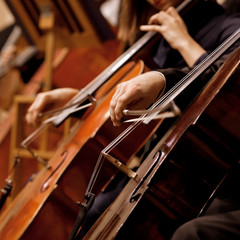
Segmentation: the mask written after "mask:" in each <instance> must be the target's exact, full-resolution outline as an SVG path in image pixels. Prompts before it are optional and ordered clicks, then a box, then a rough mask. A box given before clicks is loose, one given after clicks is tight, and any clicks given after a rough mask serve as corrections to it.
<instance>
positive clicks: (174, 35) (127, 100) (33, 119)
mask: <svg viewBox="0 0 240 240" xmlns="http://www.w3.org/2000/svg"><path fill="white" fill-rule="evenodd" d="M149 2H150V3H151V4H153V5H154V4H155V1H153V0H151V1H150V0H149ZM140 29H141V30H142V31H157V32H159V33H160V34H161V35H162V36H163V37H164V38H165V39H166V41H167V42H168V43H169V45H170V46H171V47H172V48H173V49H175V50H177V51H179V53H180V54H181V55H182V57H183V58H184V60H185V61H186V63H187V64H188V66H189V67H192V66H193V65H194V63H195V61H196V60H197V59H198V58H199V57H200V56H201V55H202V54H204V53H205V50H204V49H203V48H202V47H201V46H200V45H199V44H198V43H197V42H195V41H194V39H192V37H191V36H190V35H189V33H188V30H187V27H186V25H185V23H184V21H183V20H182V18H181V17H180V15H179V14H178V13H177V11H176V10H175V9H174V8H173V7H170V8H168V9H167V10H166V11H160V12H159V13H157V14H155V15H153V16H152V17H151V18H150V19H149V22H148V25H144V26H141V27H140ZM164 86H165V78H164V77H163V76H162V75H161V74H159V73H158V72H154V71H153V72H148V73H144V74H142V75H139V76H137V77H135V78H133V79H131V80H129V81H127V82H124V83H121V84H119V85H117V87H116V92H115V94H114V96H113V98H112V100H111V102H110V118H111V120H112V123H113V125H114V126H120V125H121V124H122V121H121V119H122V118H123V113H122V112H123V110H124V109H126V108H128V109H145V108H146V107H148V106H149V105H150V104H151V103H153V102H154V101H156V98H157V97H158V96H159V93H160V92H161V90H162V89H163V88H164ZM77 92H78V90H76V89H71V88H63V89H58V90H53V91H49V92H45V93H40V94H39V95H40V96H39V95H38V96H37V98H36V100H35V101H34V103H33V104H32V105H31V106H30V108H29V110H28V112H27V115H26V120H27V122H28V123H29V124H36V123H37V119H38V115H39V113H40V112H41V111H42V110H43V109H45V106H46V105H49V104H51V103H52V102H53V103H54V102H55V103H56V102H57V103H58V105H61V104H64V103H66V102H67V101H68V100H69V99H70V98H71V97H73V96H74V95H75V94H76V93H77Z"/></svg>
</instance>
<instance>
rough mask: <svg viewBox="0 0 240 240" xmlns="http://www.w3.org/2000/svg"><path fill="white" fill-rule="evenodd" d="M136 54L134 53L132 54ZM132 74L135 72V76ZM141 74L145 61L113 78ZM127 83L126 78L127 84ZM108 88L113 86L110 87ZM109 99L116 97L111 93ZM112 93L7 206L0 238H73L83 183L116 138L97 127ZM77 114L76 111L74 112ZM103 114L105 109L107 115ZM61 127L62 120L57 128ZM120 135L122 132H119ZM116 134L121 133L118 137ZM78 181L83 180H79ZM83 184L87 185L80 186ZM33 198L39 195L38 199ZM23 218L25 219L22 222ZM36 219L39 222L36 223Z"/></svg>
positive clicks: (127, 67)
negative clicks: (40, 227)
mask: <svg viewBox="0 0 240 240" xmlns="http://www.w3.org/2000/svg"><path fill="white" fill-rule="evenodd" d="M188 2H189V1H188ZM147 36H148V35H147ZM148 40H149V38H148ZM132 50H133V49H132V48H131V51H132ZM128 53H129V52H128ZM125 57H127V59H128V55H126V54H125V55H124V59H125ZM121 60H122V59H121ZM121 62H122V61H121ZM111 68H112V69H113V70H115V69H116V68H113V67H112V66H111ZM133 70H135V73H134V74H133ZM142 70H143V65H142V63H141V62H138V63H136V64H135V63H132V62H131V63H129V64H127V65H126V66H125V67H124V72H123V73H122V72H121V73H117V74H115V76H116V75H117V76H116V77H118V79H119V78H120V80H124V78H125V77H126V76H125V75H126V73H128V76H127V79H130V78H132V77H133V75H134V76H135V75H136V73H137V74H139V73H141V72H142ZM107 72H108V71H107ZM119 75H120V76H119ZM101 77H102V75H101ZM127 79H126V78H125V80H127ZM98 84H99V81H97V85H96V82H95V81H94V82H93V83H91V84H90V85H89V86H88V87H87V90H89V89H90V88H91V87H92V86H94V91H95V89H96V88H98V87H99V85H98ZM101 84H102V83H101ZM110 85H111V84H110ZM110 87H112V85H111V86H110ZM101 90H102V89H101ZM111 94H113V92H112V93H111ZM111 94H109V95H108V96H107V97H106V98H105V99H104V100H106V101H105V103H106V104H105V105H102V106H101V108H102V109H101V108H100V106H99V105H98V106H96V107H95V108H94V109H93V110H92V109H91V110H92V111H89V112H90V113H89V112H87V114H86V115H85V116H86V119H87V120H88V121H86V119H84V117H83V118H82V119H81V121H80V122H78V123H77V124H76V126H75V129H73V131H72V134H71V136H69V139H68V140H66V141H65V142H64V143H63V144H62V146H60V147H59V149H58V150H57V152H56V153H55V155H54V156H53V158H51V160H50V161H49V162H48V165H47V168H44V169H43V170H41V171H40V172H39V173H38V174H37V175H36V176H34V177H33V178H32V179H31V181H30V182H29V183H28V184H27V185H26V186H25V188H24V189H23V191H21V192H20V193H19V194H18V196H16V198H15V199H14V200H13V201H12V202H11V203H10V204H9V207H8V208H7V209H6V211H4V212H3V213H2V215H1V223H2V224H1V228H0V231H1V235H0V236H1V238H2V239H4V238H5V239H7V238H11V239H16V238H23V239H28V238H31V237H32V234H34V235H35V237H36V238H43V237H44V238H45V239H47V238H46V234H49V235H48V236H47V237H48V238H49V239H51V238H53V236H54V238H58V239H61V238H62V239H65V238H66V235H67V234H68V233H69V228H70V226H72V224H73V216H74V215H76V212H77V210H76V209H77V206H76V205H75V201H76V200H79V196H80V197H81V196H84V194H83V191H84V189H85V186H84V184H85V182H87V181H88V179H89V178H90V172H91V169H93V166H94V162H95V160H96V158H97V157H96V155H98V152H99V151H100V150H101V148H102V146H104V145H107V144H106V143H107V142H108V141H109V140H108V139H104V138H102V136H103V135H104V136H107V137H109V139H113V138H114V136H112V135H111V134H113V132H112V131H107V130H110V129H111V128H109V124H111V123H110V121H107V122H106V124H105V127H104V128H103V127H102V128H101V129H99V128H98V127H96V125H97V126H99V124H100V123H102V122H105V121H106V119H107V118H108V114H106V113H107V110H106V109H108V104H109V99H110V98H111ZM99 95H100V96H99ZM101 95H106V91H105V90H104V91H103V90H102V91H101V92H98V94H96V96H97V97H98V98H100V97H101ZM80 96H83V99H84V100H83V101H85V99H86V98H89V92H88V91H87V94H86V96H84V94H83V92H82V91H80ZM96 96H95V97H96ZM77 97H78V96H77ZM90 100H91V99H90ZM101 101H102V99H101ZM76 102H77V104H78V105H79V104H80V103H81V102H80V101H79V99H77V100H76ZM74 110H76V108H75V109H74ZM77 110H78V109H77ZM101 110H103V112H102V111H101ZM71 112H72V110H71ZM68 114H69V113H68ZM94 119H95V120H94ZM99 119H100V120H101V121H100V120H99ZM93 120H94V121H93ZM60 122H61V120H60ZM96 122H97V124H96ZM48 123H49V122H48ZM58 124H59V121H58V122H57V123H56V125H58ZM157 124H159V123H157ZM153 127H154V128H156V127H157V125H155V124H153ZM154 128H153V129H152V130H151V131H149V130H148V131H147V134H148V135H151V134H152V133H153V132H154ZM101 131H103V132H104V134H102V132H101ZM118 131H119V132H122V130H121V129H119V130H118ZM108 134H109V136H108ZM114 134H118V132H115V133H114ZM100 136H101V137H100ZM107 137H106V138H107ZM142 138H143V140H141V144H142V145H144V141H146V140H147V138H146V136H142ZM139 140H140V139H139ZM25 143H26V142H24V144H23V145H24V147H25ZM86 143H87V144H86ZM141 144H137V143H136V146H135V148H134V150H136V151H137V150H138V149H140V148H141ZM92 149H94V150H96V153H93V151H92ZM122 152H123V151H122V149H119V150H118V154H116V155H117V156H119V158H120V159H122V156H121V155H122ZM127 154H128V155H127V157H126V159H130V158H131V156H132V155H134V154H133V149H131V151H130V153H127ZM91 155H93V156H91ZM76 157H81V159H84V158H88V159H90V158H91V159H93V160H92V162H91V160H90V161H89V162H88V167H89V170H88V171H84V172H83V171H82V169H81V168H82V166H83V161H77V160H76ZM103 175H105V174H103ZM74 176H76V178H77V181H75V179H76V178H75V179H74ZM79 177H80V178H81V179H79ZM102 179H103V180H101V181H102V182H104V180H105V179H104V178H102ZM80 182H81V183H82V185H83V186H79V184H80ZM99 185H101V183H99ZM69 186H70V187H69ZM98 191H99V190H98ZM32 196H35V197H34V199H33V198H32ZM80 200H81V199H80ZM56 202H57V204H56ZM53 209H54V210H53ZM51 213H52V214H51ZM57 214H59V216H60V217H59V216H57ZM49 215H50V216H51V219H49V218H46V216H49ZM22 216H24V221H23V219H22ZM36 216H37V218H35V217H36ZM63 219H64V221H63ZM47 221H48V222H47ZM38 222H41V223H42V224H43V226H45V227H46V229H48V228H49V231H41V230H40V229H39V227H38ZM55 223H58V224H59V226H62V227H59V229H56V228H54V226H53V225H54V224H55ZM15 225H17V226H18V229H14V231H13V229H12V226H15ZM50 230H51V231H50ZM58 231H59V232H58Z"/></svg>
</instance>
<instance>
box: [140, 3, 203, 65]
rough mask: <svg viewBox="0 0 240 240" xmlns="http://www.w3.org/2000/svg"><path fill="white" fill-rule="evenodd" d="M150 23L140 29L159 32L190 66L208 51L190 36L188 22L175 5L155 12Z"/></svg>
mask: <svg viewBox="0 0 240 240" xmlns="http://www.w3.org/2000/svg"><path fill="white" fill-rule="evenodd" d="M148 24H149V25H142V26H141V27H140V29H141V30H142V31H156V32H159V33H160V34H161V35H162V36H163V37H164V39H165V40H166V41H167V42H168V43H169V45H170V46H171V47H172V48H173V49H175V50H177V51H179V53H180V54H181V55H182V57H183V58H184V60H185V61H186V63H187V64H188V66H189V67H192V66H193V65H194V63H195V62H196V61H197V60H198V58H200V57H201V56H202V55H203V54H204V53H205V52H206V51H205V50H204V49H203V48H202V47H201V46H200V45H199V44H198V43H197V42H196V41H195V40H194V39H193V38H192V37H191V36H190V34H189V32H188V29H187V26H186V24H185V23H184V21H183V19H182V18H181V16H180V15H179V14H178V12H177V11H176V10H175V8H173V7H170V8H168V9H167V10H166V11H160V12H159V13H157V14H154V15H153V16H152V17H151V18H150V19H149V22H148Z"/></svg>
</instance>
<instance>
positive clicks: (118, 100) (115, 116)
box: [110, 83, 136, 126]
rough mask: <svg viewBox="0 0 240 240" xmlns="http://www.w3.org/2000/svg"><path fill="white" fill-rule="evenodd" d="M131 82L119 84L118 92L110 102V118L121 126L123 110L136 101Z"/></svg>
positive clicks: (115, 124)
mask: <svg viewBox="0 0 240 240" xmlns="http://www.w3.org/2000/svg"><path fill="white" fill-rule="evenodd" d="M129 87H130V84H129V83H121V84H119V85H118V86H117V88H116V92H115V94H114V96H113V97H112V99H111V102H110V118H111V120H112V122H113V125H114V126H120V125H121V120H122V118H123V114H122V111H123V110H124V109H125V108H126V107H127V106H128V105H129V103H132V102H134V100H135V98H136V95H135V96H134V95H133V88H129Z"/></svg>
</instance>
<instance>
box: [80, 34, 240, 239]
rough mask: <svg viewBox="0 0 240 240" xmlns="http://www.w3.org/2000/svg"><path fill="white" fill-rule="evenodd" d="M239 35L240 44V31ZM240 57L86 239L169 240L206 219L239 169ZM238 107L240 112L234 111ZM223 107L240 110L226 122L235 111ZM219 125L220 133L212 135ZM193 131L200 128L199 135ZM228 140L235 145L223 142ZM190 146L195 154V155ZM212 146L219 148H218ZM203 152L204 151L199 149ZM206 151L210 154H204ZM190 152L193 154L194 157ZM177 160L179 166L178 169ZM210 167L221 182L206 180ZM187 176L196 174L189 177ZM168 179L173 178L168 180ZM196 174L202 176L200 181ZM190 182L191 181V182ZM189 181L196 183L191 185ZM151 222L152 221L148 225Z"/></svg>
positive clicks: (191, 108) (174, 129) (220, 75)
mask: <svg viewBox="0 0 240 240" xmlns="http://www.w3.org/2000/svg"><path fill="white" fill-rule="evenodd" d="M237 35H238V37H237V38H239V31H238V33H237ZM239 56H240V48H238V49H236V50H235V51H234V52H233V53H232V54H231V56H230V57H229V59H228V60H227V61H226V62H225V63H224V64H223V65H222V66H221V67H220V69H219V70H218V71H217V73H216V74H215V75H214V76H213V77H212V79H211V80H210V81H209V82H208V83H207V85H206V87H205V88H204V89H203V90H202V91H201V92H200V94H199V95H198V96H197V97H196V98H195V99H194V100H193V102H192V103H191V104H190V106H189V107H187V109H186V110H185V111H184V112H183V113H182V114H181V116H180V117H179V118H178V119H177V121H176V122H175V123H174V124H173V125H172V126H171V128H170V129H169V130H168V131H167V132H166V133H165V134H164V135H163V137H162V138H161V139H160V141H158V142H157V143H156V145H155V147H154V148H153V150H152V151H151V152H150V154H149V155H148V156H147V157H146V159H145V160H144V161H143V163H142V164H141V165H140V167H139V168H138V170H137V171H136V174H137V177H135V178H131V179H130V180H129V182H128V183H127V184H126V186H125V187H124V188H123V190H122V191H121V192H120V194H119V195H118V196H117V198H116V199H115V200H114V202H113V203H112V204H111V205H110V206H109V207H108V209H107V210H106V211H105V212H104V213H103V214H102V215H101V217H100V218H99V219H98V220H97V221H96V223H95V224H94V225H93V226H92V228H91V229H90V230H89V231H88V232H87V234H86V235H85V237H84V238H83V239H86V240H88V239H90V240H91V239H99V240H101V239H104V240H108V239H123V238H126V237H128V238H134V239H169V238H170V237H171V235H172V233H173V231H174V229H176V227H177V226H179V225H180V224H182V223H184V222H186V221H187V220H190V219H192V218H194V217H199V216H201V215H203V214H204V212H205V211H206V209H207V208H208V206H209V205H210V204H211V202H212V201H213V199H214V198H215V196H216V194H217V193H218V191H219V189H221V187H222V185H223V183H224V181H225V179H227V177H228V176H229V175H230V174H231V171H233V169H234V168H235V167H236V165H238V164H239V154H238V146H239V142H240V132H239V131H236V130H237V128H234V127H236V126H237V125H236V124H234V122H237V121H239V119H240V115H239V107H238V106H239V105H238V104H237V103H239V101H240V100H239V90H240V89H239V86H240V85H239V64H240V58H239ZM229 97H230V98H229ZM226 98H229V99H228V102H227V103H224V102H223V101H224V99H226ZM222 103H224V104H223V106H221V104H222ZM233 104H234V105H235V104H236V105H238V106H237V107H233V106H234V105H233ZM219 105H220V106H219ZM223 107H228V108H229V107H231V108H234V109H232V113H231V114H230V116H229V117H225V118H226V119H224V120H221V117H222V118H224V116H226V113H227V111H229V109H228V108H227V109H223ZM215 114H217V115H215ZM209 118H211V119H212V121H213V120H214V122H212V124H211V125H210V126H206V124H210V122H206V120H208V121H209ZM219 119H220V120H219ZM230 121H231V123H232V124H233V127H230V126H229V123H230ZM198 123H199V124H198ZM197 125H200V126H197ZM213 125H215V127H214V129H213V130H211V128H212V127H213ZM216 125H217V126H216ZM191 128H195V130H193V129H191ZM196 129H197V131H199V130H200V131H201V130H204V132H205V131H209V132H210V135H211V136H210V137H211V138H214V140H212V141H211V144H212V142H214V141H217V142H218V143H217V144H218V147H219V145H221V147H222V153H224V154H225V155H224V154H223V157H220V156H219V153H216V154H215V153H213V151H211V150H209V149H208V148H209V147H208V146H207V145H206V144H202V143H201V142H200V141H204V140H205V139H202V137H203V136H198V135H197V134H199V133H198V132H194V131H196ZM219 129H220V130H219ZM216 130H218V132H217V131H216ZM189 132H190V133H189ZM205 134H206V132H205ZM224 137H225V138H227V139H226V141H229V143H227V142H226V141H225V139H222V138H224ZM194 138H195V139H194ZM219 142H220V143H219ZM215 144H216V142H215ZM189 145H191V147H194V148H193V149H192V150H191V149H189ZM204 145H205V146H204ZM211 146H212V147H214V148H216V146H214V145H213V144H212V145H211ZM183 147H184V148H183ZM199 147H200V150H198V149H197V148H199ZM176 149H177V150H176ZM218 149H219V148H218ZM201 150H202V151H204V152H203V153H201V152H200V151H201ZM215 150H217V149H215ZM184 151H187V152H188V154H189V155H190V157H188V156H187V155H186V154H185V152H184ZM224 151H225V152H224ZM179 154H180V156H179ZM196 155H199V158H200V163H199V162H195V164H196V166H194V168H189V166H188V168H189V169H184V172H183V173H184V174H185V176H184V175H182V176H181V175H179V174H176V172H173V173H172V172H171V168H175V169H177V168H179V166H180V164H179V162H180V161H186V162H187V164H189V165H193V163H191V161H192V160H193V159H192V158H193V157H195V158H197V157H196ZM230 156H231V158H230V159H229V157H230ZM174 158H175V160H177V161H178V162H177V161H176V162H174V163H173V161H174ZM204 158H205V159H207V161H206V162H207V165H204V164H206V163H205V160H204ZM208 158H209V159H208ZM169 162H170V163H169ZM203 162H204V163H203ZM171 165H172V166H171ZM169 166H170V168H169ZM184 167H186V166H184ZM198 167H201V171H199V169H197V168H198ZM204 167H208V168H210V170H209V171H215V174H216V177H213V176H211V175H212V174H211V172H210V175H209V176H208V178H206V176H204V174H205V175H206V173H205V172H208V170H206V169H205V168H204ZM179 169H180V168H179ZM181 170H183V169H181ZM187 170H190V171H194V172H191V176H188V175H187V174H186V172H187ZM204 171H205V172H204ZM168 174H169V175H170V177H169V176H167V175H168ZM188 174H189V173H188ZM194 174H196V175H195V176H194ZM176 176H177V177H176ZM186 176H187V177H188V178H186V179H185V178H184V177H186ZM171 178H172V179H171ZM197 178H198V179H197ZM203 179H204V181H203ZM186 180H188V181H189V180H190V181H192V182H190V183H189V182H187V181H186ZM178 181H179V182H180V184H179V182H178ZM185 181H186V182H185ZM181 184H183V185H181ZM194 184H196V185H194ZM203 185H204V186H203ZM178 188H180V189H178ZM204 188H205V189H204ZM202 189H204V191H202ZM174 191H175V192H174ZM144 197H145V199H144ZM149 212H150V214H149ZM147 217H148V218H149V219H148V220H146V218H147ZM154 221H155V222H154ZM149 224H150V225H149ZM174 224H175V225H174ZM169 225H171V226H172V228H171V227H169ZM150 226H151V229H150ZM148 228H149V229H150V230H149V229H148ZM141 229H143V230H141Z"/></svg>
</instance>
